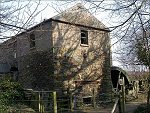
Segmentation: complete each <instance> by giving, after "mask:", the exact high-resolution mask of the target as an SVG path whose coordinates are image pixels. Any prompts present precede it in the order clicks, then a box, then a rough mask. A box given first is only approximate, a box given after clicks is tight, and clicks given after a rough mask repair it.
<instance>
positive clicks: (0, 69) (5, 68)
mask: <svg viewBox="0 0 150 113" xmlns="http://www.w3.org/2000/svg"><path fill="white" fill-rule="evenodd" d="M10 68H11V67H10V66H9V65H8V64H0V73H1V74H3V73H8V72H10Z"/></svg>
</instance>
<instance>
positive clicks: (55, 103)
mask: <svg viewBox="0 0 150 113" xmlns="http://www.w3.org/2000/svg"><path fill="white" fill-rule="evenodd" d="M53 100H54V113H57V97H56V91H54V92H53Z"/></svg>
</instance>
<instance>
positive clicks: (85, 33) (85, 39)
mask: <svg viewBox="0 0 150 113" xmlns="http://www.w3.org/2000/svg"><path fill="white" fill-rule="evenodd" d="M81 44H87V45H88V31H86V30H81Z"/></svg>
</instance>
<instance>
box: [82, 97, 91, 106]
mask: <svg viewBox="0 0 150 113" xmlns="http://www.w3.org/2000/svg"><path fill="white" fill-rule="evenodd" d="M83 103H84V104H92V96H87V97H83Z"/></svg>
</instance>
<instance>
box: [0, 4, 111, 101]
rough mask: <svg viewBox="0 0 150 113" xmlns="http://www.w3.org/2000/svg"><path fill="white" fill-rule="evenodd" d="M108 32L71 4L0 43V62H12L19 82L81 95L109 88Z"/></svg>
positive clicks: (82, 9)
mask: <svg viewBox="0 0 150 113" xmlns="http://www.w3.org/2000/svg"><path fill="white" fill-rule="evenodd" d="M109 32H110V31H109V29H108V28H107V27H106V26H105V25H104V24H103V23H101V22H100V21H99V20H98V19H96V18H95V17H94V16H93V15H91V14H90V13H89V12H88V10H87V9H85V8H84V7H83V6H82V5H80V4H77V5H76V6H74V7H72V8H70V9H68V10H66V11H64V12H62V13H61V14H58V15H56V16H54V17H52V18H50V19H48V20H44V21H43V22H41V23H39V24H38V25H36V26H34V27H32V28H30V29H28V30H27V31H24V32H22V33H20V34H18V35H16V36H15V37H13V38H11V39H9V40H7V41H5V42H4V43H2V44H1V47H0V49H1V51H0V54H1V56H0V57H1V62H5V63H6V62H7V63H9V64H10V65H11V66H12V67H15V68H18V73H19V74H18V81H19V82H21V83H22V84H23V85H24V87H25V88H30V89H34V90H42V89H43V90H56V91H59V92H67V93H73V94H79V95H81V97H82V98H85V101H86V97H88V98H90V97H91V96H93V95H94V96H95V97H99V95H101V94H103V93H108V92H109V93H110V91H111V80H110V67H111V61H110V59H111V58H110V56H111V55H110V39H109ZM4 51H5V52H4ZM4 53H5V54H4Z"/></svg>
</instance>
